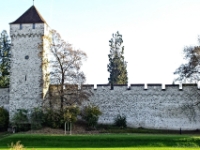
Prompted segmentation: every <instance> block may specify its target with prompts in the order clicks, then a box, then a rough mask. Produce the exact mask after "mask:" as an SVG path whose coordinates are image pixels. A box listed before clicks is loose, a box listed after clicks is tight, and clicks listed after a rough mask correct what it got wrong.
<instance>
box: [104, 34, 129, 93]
mask: <svg viewBox="0 0 200 150" xmlns="http://www.w3.org/2000/svg"><path fill="white" fill-rule="evenodd" d="M112 36H113V37H112V38H111V40H110V41H109V43H110V45H109V46H110V54H109V55H108V58H109V64H108V66H107V68H108V72H109V73H110V77H109V78H108V81H109V83H110V84H111V89H112V88H113V84H127V83H128V73H127V62H126V61H125V60H124V46H122V43H123V40H122V35H120V34H119V32H117V33H116V34H113V35H112Z"/></svg>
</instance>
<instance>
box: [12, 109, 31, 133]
mask: <svg viewBox="0 0 200 150" xmlns="http://www.w3.org/2000/svg"><path fill="white" fill-rule="evenodd" d="M27 113H28V111H27V110H25V109H18V110H17V112H16V113H15V114H14V116H13V119H12V126H13V127H15V128H16V130H17V131H28V130H30V128H31V125H30V122H29V120H28V116H27Z"/></svg>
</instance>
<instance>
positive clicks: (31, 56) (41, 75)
mask: <svg viewBox="0 0 200 150" xmlns="http://www.w3.org/2000/svg"><path fill="white" fill-rule="evenodd" d="M10 36H11V40H12V43H13V46H12V49H11V57H12V59H11V75H10V108H9V109H10V116H11V117H12V116H13V114H14V112H16V110H17V109H27V110H31V109H33V108H35V107H41V106H42V103H43V99H44V97H45V95H46V93H47V91H48V87H49V73H48V72H49V69H48V54H49V46H50V43H51V30H50V28H49V27H48V25H47V23H46V21H45V20H44V19H43V18H42V16H41V15H40V13H39V12H38V11H37V9H36V8H35V6H32V7H30V8H29V9H28V10H27V11H26V12H25V13H24V14H23V15H22V16H20V17H19V18H18V19H17V20H16V21H14V22H12V23H10Z"/></svg>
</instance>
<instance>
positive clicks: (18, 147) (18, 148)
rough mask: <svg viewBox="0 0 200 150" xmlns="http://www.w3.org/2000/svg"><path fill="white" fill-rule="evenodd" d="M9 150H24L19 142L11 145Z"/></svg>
mask: <svg viewBox="0 0 200 150" xmlns="http://www.w3.org/2000/svg"><path fill="white" fill-rule="evenodd" d="M10 147H11V148H10V150H24V146H23V145H22V144H21V143H20V141H17V143H16V144H13V143H11V145H10Z"/></svg>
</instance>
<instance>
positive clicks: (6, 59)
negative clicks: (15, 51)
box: [0, 30, 11, 87]
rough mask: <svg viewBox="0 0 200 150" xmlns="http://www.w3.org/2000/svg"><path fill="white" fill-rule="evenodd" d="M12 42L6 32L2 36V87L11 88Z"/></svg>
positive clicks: (0, 39) (0, 37)
mask: <svg viewBox="0 0 200 150" xmlns="http://www.w3.org/2000/svg"><path fill="white" fill-rule="evenodd" d="M10 48H11V41H10V39H9V37H8V34H7V32H6V31H5V30H4V31H2V33H1V35H0V87H8V86H9V71H10Z"/></svg>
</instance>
